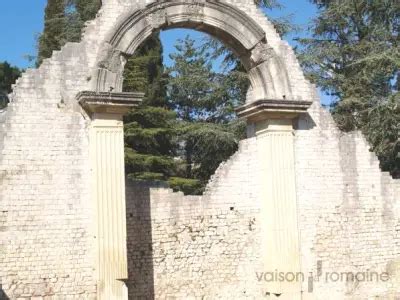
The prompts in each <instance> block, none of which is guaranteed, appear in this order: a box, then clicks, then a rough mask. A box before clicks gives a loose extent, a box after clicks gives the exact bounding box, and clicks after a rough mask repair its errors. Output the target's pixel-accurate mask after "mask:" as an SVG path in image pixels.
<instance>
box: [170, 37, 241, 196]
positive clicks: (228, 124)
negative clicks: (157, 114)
mask: <svg viewBox="0 0 400 300" xmlns="http://www.w3.org/2000/svg"><path fill="white" fill-rule="evenodd" d="M208 50H210V49H208ZM210 58H211V55H210V52H209V51H207V47H199V46H198V45H196V43H195V41H194V40H192V39H191V38H189V37H186V38H185V39H184V40H181V41H179V43H178V44H177V45H176V53H174V54H172V55H171V59H172V62H173V65H172V66H171V67H170V68H168V70H167V71H168V74H169V82H168V95H167V97H168V102H169V106H170V107H171V108H173V109H174V110H175V111H176V113H177V115H178V119H179V125H178V128H179V135H178V136H179V140H180V143H179V145H180V149H179V151H178V153H180V154H181V157H182V160H181V168H180V169H179V171H180V172H181V177H186V178H187V179H188V180H197V181H192V184H196V185H197V186H198V187H201V189H197V191H198V192H201V190H202V189H203V188H204V186H205V184H206V183H207V181H208V179H209V178H210V176H211V175H212V174H213V173H214V172H215V170H216V169H217V167H218V166H219V165H220V163H221V162H223V161H225V160H227V159H228V158H229V157H230V156H231V155H232V154H233V153H235V152H236V151H237V147H238V142H239V140H240V138H242V133H243V130H242V129H243V124H242V123H240V122H236V121H235V118H234V114H233V108H234V107H235V106H237V105H239V104H243V102H244V98H243V97H241V96H242V94H241V93H237V91H235V89H234V88H232V87H234V86H235V85H236V82H232V77H230V76H229V74H223V73H218V72H215V71H214V70H213V68H212V64H211V62H210ZM245 80H247V78H246V79H245ZM233 83H234V84H235V85H234V84H233ZM238 95H241V96H238ZM239 127H241V128H240V129H238V128H239ZM199 183H200V184H201V185H199ZM189 185H190V184H189Z"/></svg>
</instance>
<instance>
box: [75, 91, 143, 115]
mask: <svg viewBox="0 0 400 300" xmlns="http://www.w3.org/2000/svg"><path fill="white" fill-rule="evenodd" d="M143 97H144V94H143V93H107V92H91V91H83V92H80V93H79V94H78V95H77V96H76V98H77V100H78V103H79V104H80V105H81V106H82V108H83V109H84V110H85V111H86V112H87V113H88V114H89V115H93V114H95V113H96V114H118V115H124V114H126V113H127V112H128V111H129V110H131V109H132V108H135V107H137V106H138V105H139V104H140V103H141V102H142V99H143Z"/></svg>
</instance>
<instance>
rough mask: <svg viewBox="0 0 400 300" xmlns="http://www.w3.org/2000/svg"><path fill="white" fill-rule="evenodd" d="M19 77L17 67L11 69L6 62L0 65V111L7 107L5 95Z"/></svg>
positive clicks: (19, 73)
mask: <svg viewBox="0 0 400 300" xmlns="http://www.w3.org/2000/svg"><path fill="white" fill-rule="evenodd" d="M20 75H21V70H20V69H18V68H17V67H12V66H11V65H10V64H9V63H8V62H3V63H0V109H3V108H4V107H6V106H7V103H8V96H7V95H8V94H9V93H10V92H11V86H12V85H13V84H14V83H15V81H16V80H17V78H18V77H19V76H20Z"/></svg>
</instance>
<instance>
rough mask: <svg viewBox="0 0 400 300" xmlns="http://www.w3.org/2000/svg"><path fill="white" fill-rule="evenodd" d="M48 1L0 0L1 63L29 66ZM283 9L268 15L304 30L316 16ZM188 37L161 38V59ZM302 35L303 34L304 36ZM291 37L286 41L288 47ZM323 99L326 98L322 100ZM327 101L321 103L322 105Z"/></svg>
mask: <svg viewBox="0 0 400 300" xmlns="http://www.w3.org/2000/svg"><path fill="white" fill-rule="evenodd" d="M46 2H47V0H2V1H0V37H1V39H2V40H1V42H0V61H5V60H6V61H8V62H9V63H10V64H12V65H15V66H18V67H20V68H27V67H29V66H31V65H32V63H31V62H29V61H28V60H27V59H26V56H27V55H36V39H37V36H38V34H39V33H40V32H41V31H42V30H43V19H44V8H45V6H46ZM280 3H282V4H283V5H284V6H285V8H284V9H282V10H274V11H272V12H269V13H270V14H271V15H272V16H274V17H277V16H280V15H288V14H292V15H293V21H294V22H295V23H296V24H299V25H302V26H304V27H306V25H307V24H308V23H309V22H310V21H311V20H312V18H313V17H314V16H315V13H316V8H315V7H314V6H313V5H312V4H310V3H309V1H308V0H296V1H293V0H281V1H280ZM188 33H190V34H191V36H192V37H200V36H201V34H199V33H197V32H193V31H188V30H182V29H174V30H168V31H164V32H162V34H161V38H162V42H163V46H164V58H165V60H166V63H168V56H169V53H171V52H173V51H174V44H175V43H176V40H177V39H179V38H184V37H185V35H186V34H188ZM303 34H304V33H303ZM291 38H293V36H291V37H290V36H289V37H288V40H289V42H290V43H291V44H294V41H293V40H291ZM324 98H325V97H324ZM326 101H328V100H327V99H324V102H326Z"/></svg>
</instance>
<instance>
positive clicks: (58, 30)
mask: <svg viewBox="0 0 400 300" xmlns="http://www.w3.org/2000/svg"><path fill="white" fill-rule="evenodd" d="M65 21H66V18H65V0H48V1H47V6H46V10H45V17H44V30H43V33H42V35H41V36H40V37H39V51H38V58H37V64H38V65H40V64H41V62H42V61H43V59H45V58H49V57H50V56H51V55H52V53H53V51H54V50H60V49H61V47H62V46H63V45H64V44H65V43H66V42H67V41H66V39H65V28H66V23H65Z"/></svg>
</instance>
